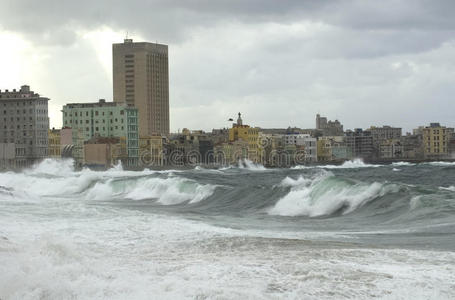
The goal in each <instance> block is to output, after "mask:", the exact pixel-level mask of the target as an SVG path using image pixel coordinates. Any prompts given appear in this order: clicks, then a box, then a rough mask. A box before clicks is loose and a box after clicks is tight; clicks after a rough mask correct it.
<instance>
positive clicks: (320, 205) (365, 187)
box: [268, 172, 399, 217]
mask: <svg viewBox="0 0 455 300" xmlns="http://www.w3.org/2000/svg"><path fill="white" fill-rule="evenodd" d="M281 184H282V185H283V186H291V189H290V191H289V193H288V194H287V195H286V196H284V197H283V198H281V199H279V200H278V202H277V203H276V204H275V205H274V206H273V207H272V208H270V209H269V211H268V213H269V214H271V215H281V216H309V217H317V216H325V215H331V214H334V213H336V212H338V211H340V210H342V213H343V214H347V213H350V212H352V211H354V210H356V209H357V208H359V207H361V206H362V205H364V204H365V203H367V202H368V201H371V200H373V199H375V198H377V197H382V196H384V195H385V194H387V193H390V192H392V193H393V192H397V191H398V190H399V188H398V186H396V185H386V184H381V183H378V182H374V183H371V184H365V183H352V182H348V181H345V180H341V179H338V178H336V177H335V176H334V175H333V173H331V172H323V173H320V174H319V175H317V176H315V177H314V178H312V179H311V180H307V179H305V178H303V177H299V178H298V179H297V180H294V181H292V179H290V178H286V179H285V180H283V182H282V183H281Z"/></svg>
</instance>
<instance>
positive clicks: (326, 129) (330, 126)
mask: <svg viewBox="0 0 455 300" xmlns="http://www.w3.org/2000/svg"><path fill="white" fill-rule="evenodd" d="M316 130H318V131H320V132H321V133H322V135H327V136H341V135H343V125H341V123H340V121H338V120H335V121H327V117H321V115H319V114H317V115H316Z"/></svg>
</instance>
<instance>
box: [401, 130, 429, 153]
mask: <svg viewBox="0 0 455 300" xmlns="http://www.w3.org/2000/svg"><path fill="white" fill-rule="evenodd" d="M413 132H414V133H417V134H407V135H404V136H402V137H401V139H400V142H401V145H402V146H403V154H402V158H406V159H423V158H424V153H423V135H422V134H418V133H419V132H422V131H420V130H419V131H415V130H414V131H413ZM422 133H423V132H422Z"/></svg>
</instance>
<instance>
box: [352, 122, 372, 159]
mask: <svg viewBox="0 0 455 300" xmlns="http://www.w3.org/2000/svg"><path fill="white" fill-rule="evenodd" d="M346 147H347V148H348V149H349V152H350V153H351V155H352V158H372V157H373V150H374V148H373V137H372V136H371V132H369V131H363V130H362V129H361V128H356V129H354V131H351V130H348V131H346Z"/></svg>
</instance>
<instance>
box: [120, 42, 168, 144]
mask: <svg viewBox="0 0 455 300" xmlns="http://www.w3.org/2000/svg"><path fill="white" fill-rule="evenodd" d="M112 59H113V84H114V87H113V91H114V102H122V103H126V104H127V105H128V106H135V107H137V109H138V112H139V134H140V135H141V136H152V135H156V134H161V135H169V62H168V46H167V45H162V44H157V43H133V40H131V39H125V40H124V43H119V44H113V45H112Z"/></svg>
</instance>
